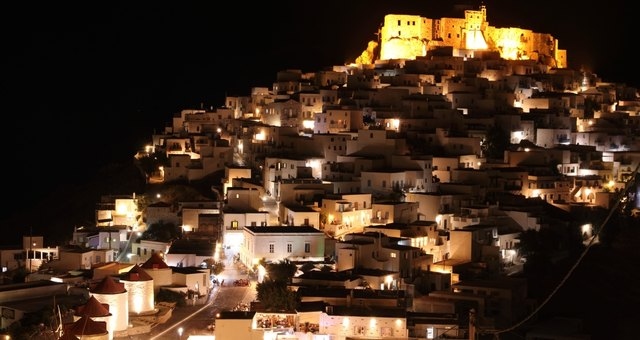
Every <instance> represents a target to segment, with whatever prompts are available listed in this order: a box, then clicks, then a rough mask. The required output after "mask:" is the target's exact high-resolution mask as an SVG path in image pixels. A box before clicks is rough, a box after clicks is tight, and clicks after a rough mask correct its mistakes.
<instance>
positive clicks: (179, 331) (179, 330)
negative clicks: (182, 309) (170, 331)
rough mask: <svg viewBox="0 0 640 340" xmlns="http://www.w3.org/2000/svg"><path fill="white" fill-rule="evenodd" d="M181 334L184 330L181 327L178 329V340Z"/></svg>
mask: <svg viewBox="0 0 640 340" xmlns="http://www.w3.org/2000/svg"><path fill="white" fill-rule="evenodd" d="M182 332H184V329H183V328H182V327H180V328H178V339H182Z"/></svg>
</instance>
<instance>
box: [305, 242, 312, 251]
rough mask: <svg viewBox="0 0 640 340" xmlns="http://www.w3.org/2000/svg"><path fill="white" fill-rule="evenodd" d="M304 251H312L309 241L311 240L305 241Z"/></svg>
mask: <svg viewBox="0 0 640 340" xmlns="http://www.w3.org/2000/svg"><path fill="white" fill-rule="evenodd" d="M304 252H305V253H310V252H311V243H309V242H305V243H304Z"/></svg>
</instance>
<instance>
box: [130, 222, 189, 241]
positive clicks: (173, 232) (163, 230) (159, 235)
mask: <svg viewBox="0 0 640 340" xmlns="http://www.w3.org/2000/svg"><path fill="white" fill-rule="evenodd" d="M180 236H181V233H180V228H179V227H178V226H176V225H175V224H173V223H163V222H160V223H154V224H152V225H150V226H149V227H148V228H147V230H145V231H144V232H143V233H142V236H140V239H141V240H151V241H158V242H169V241H172V240H175V239H178V238H180Z"/></svg>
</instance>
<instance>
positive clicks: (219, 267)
mask: <svg viewBox="0 0 640 340" xmlns="http://www.w3.org/2000/svg"><path fill="white" fill-rule="evenodd" d="M203 262H204V263H206V264H207V268H209V269H211V274H213V275H218V274H220V273H222V272H223V271H224V267H225V266H224V262H222V261H219V262H216V261H214V260H213V259H206V260H204V261H203Z"/></svg>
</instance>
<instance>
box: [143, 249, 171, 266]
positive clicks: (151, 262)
mask: <svg viewBox="0 0 640 340" xmlns="http://www.w3.org/2000/svg"><path fill="white" fill-rule="evenodd" d="M141 267H142V268H144V269H166V268H169V266H168V265H167V263H166V262H164V260H163V259H162V258H161V257H160V254H159V253H152V254H151V257H150V258H149V259H148V260H147V261H146V262H145V263H143V264H142V266H141Z"/></svg>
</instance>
